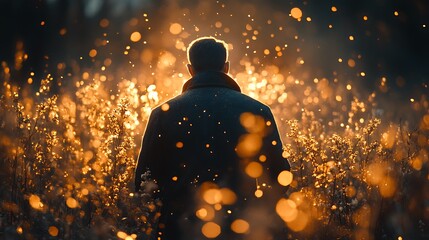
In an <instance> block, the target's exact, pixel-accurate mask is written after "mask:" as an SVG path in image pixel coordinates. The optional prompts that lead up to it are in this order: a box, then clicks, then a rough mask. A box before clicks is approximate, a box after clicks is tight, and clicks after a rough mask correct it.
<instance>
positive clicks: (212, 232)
mask: <svg viewBox="0 0 429 240" xmlns="http://www.w3.org/2000/svg"><path fill="white" fill-rule="evenodd" d="M201 232H202V233H203V235H204V236H206V238H216V237H217V236H219V234H220V233H221V228H220V226H219V225H217V224H216V223H214V222H208V223H206V224H204V225H203V227H202V228H201Z"/></svg>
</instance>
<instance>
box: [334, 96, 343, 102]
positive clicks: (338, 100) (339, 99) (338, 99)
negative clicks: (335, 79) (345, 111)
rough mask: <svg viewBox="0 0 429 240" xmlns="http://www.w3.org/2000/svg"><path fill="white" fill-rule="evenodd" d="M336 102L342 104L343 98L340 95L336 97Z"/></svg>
mask: <svg viewBox="0 0 429 240" xmlns="http://www.w3.org/2000/svg"><path fill="white" fill-rule="evenodd" d="M335 100H337V102H341V101H342V100H343V98H342V97H341V96H340V95H337V96H335Z"/></svg>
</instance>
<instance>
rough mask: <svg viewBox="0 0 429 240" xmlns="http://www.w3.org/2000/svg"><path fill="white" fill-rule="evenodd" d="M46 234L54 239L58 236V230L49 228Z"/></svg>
mask: <svg viewBox="0 0 429 240" xmlns="http://www.w3.org/2000/svg"><path fill="white" fill-rule="evenodd" d="M48 232H49V235H51V236H52V237H56V236H58V233H59V230H58V228H57V227H55V226H50V227H49V229H48Z"/></svg>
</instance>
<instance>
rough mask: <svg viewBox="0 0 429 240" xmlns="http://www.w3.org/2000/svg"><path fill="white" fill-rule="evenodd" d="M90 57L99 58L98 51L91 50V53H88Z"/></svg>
mask: <svg viewBox="0 0 429 240" xmlns="http://www.w3.org/2000/svg"><path fill="white" fill-rule="evenodd" d="M88 55H89V56H90V57H92V58H93V57H95V56H97V50H95V49H91V50H90V51H89V53H88Z"/></svg>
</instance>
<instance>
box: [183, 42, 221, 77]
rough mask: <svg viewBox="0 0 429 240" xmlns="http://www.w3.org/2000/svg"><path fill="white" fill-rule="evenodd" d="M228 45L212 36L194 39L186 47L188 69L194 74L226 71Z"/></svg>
mask: <svg viewBox="0 0 429 240" xmlns="http://www.w3.org/2000/svg"><path fill="white" fill-rule="evenodd" d="M227 59H228V45H227V44H226V43H225V42H224V41H222V40H218V39H216V38H214V37H202V38H198V39H195V40H194V41H192V42H191V44H189V47H188V61H189V63H190V64H188V65H187V66H188V70H189V73H190V74H191V75H192V76H194V75H195V74H197V73H199V72H204V71H218V72H225V73H228V71H229V62H228V61H227Z"/></svg>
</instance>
